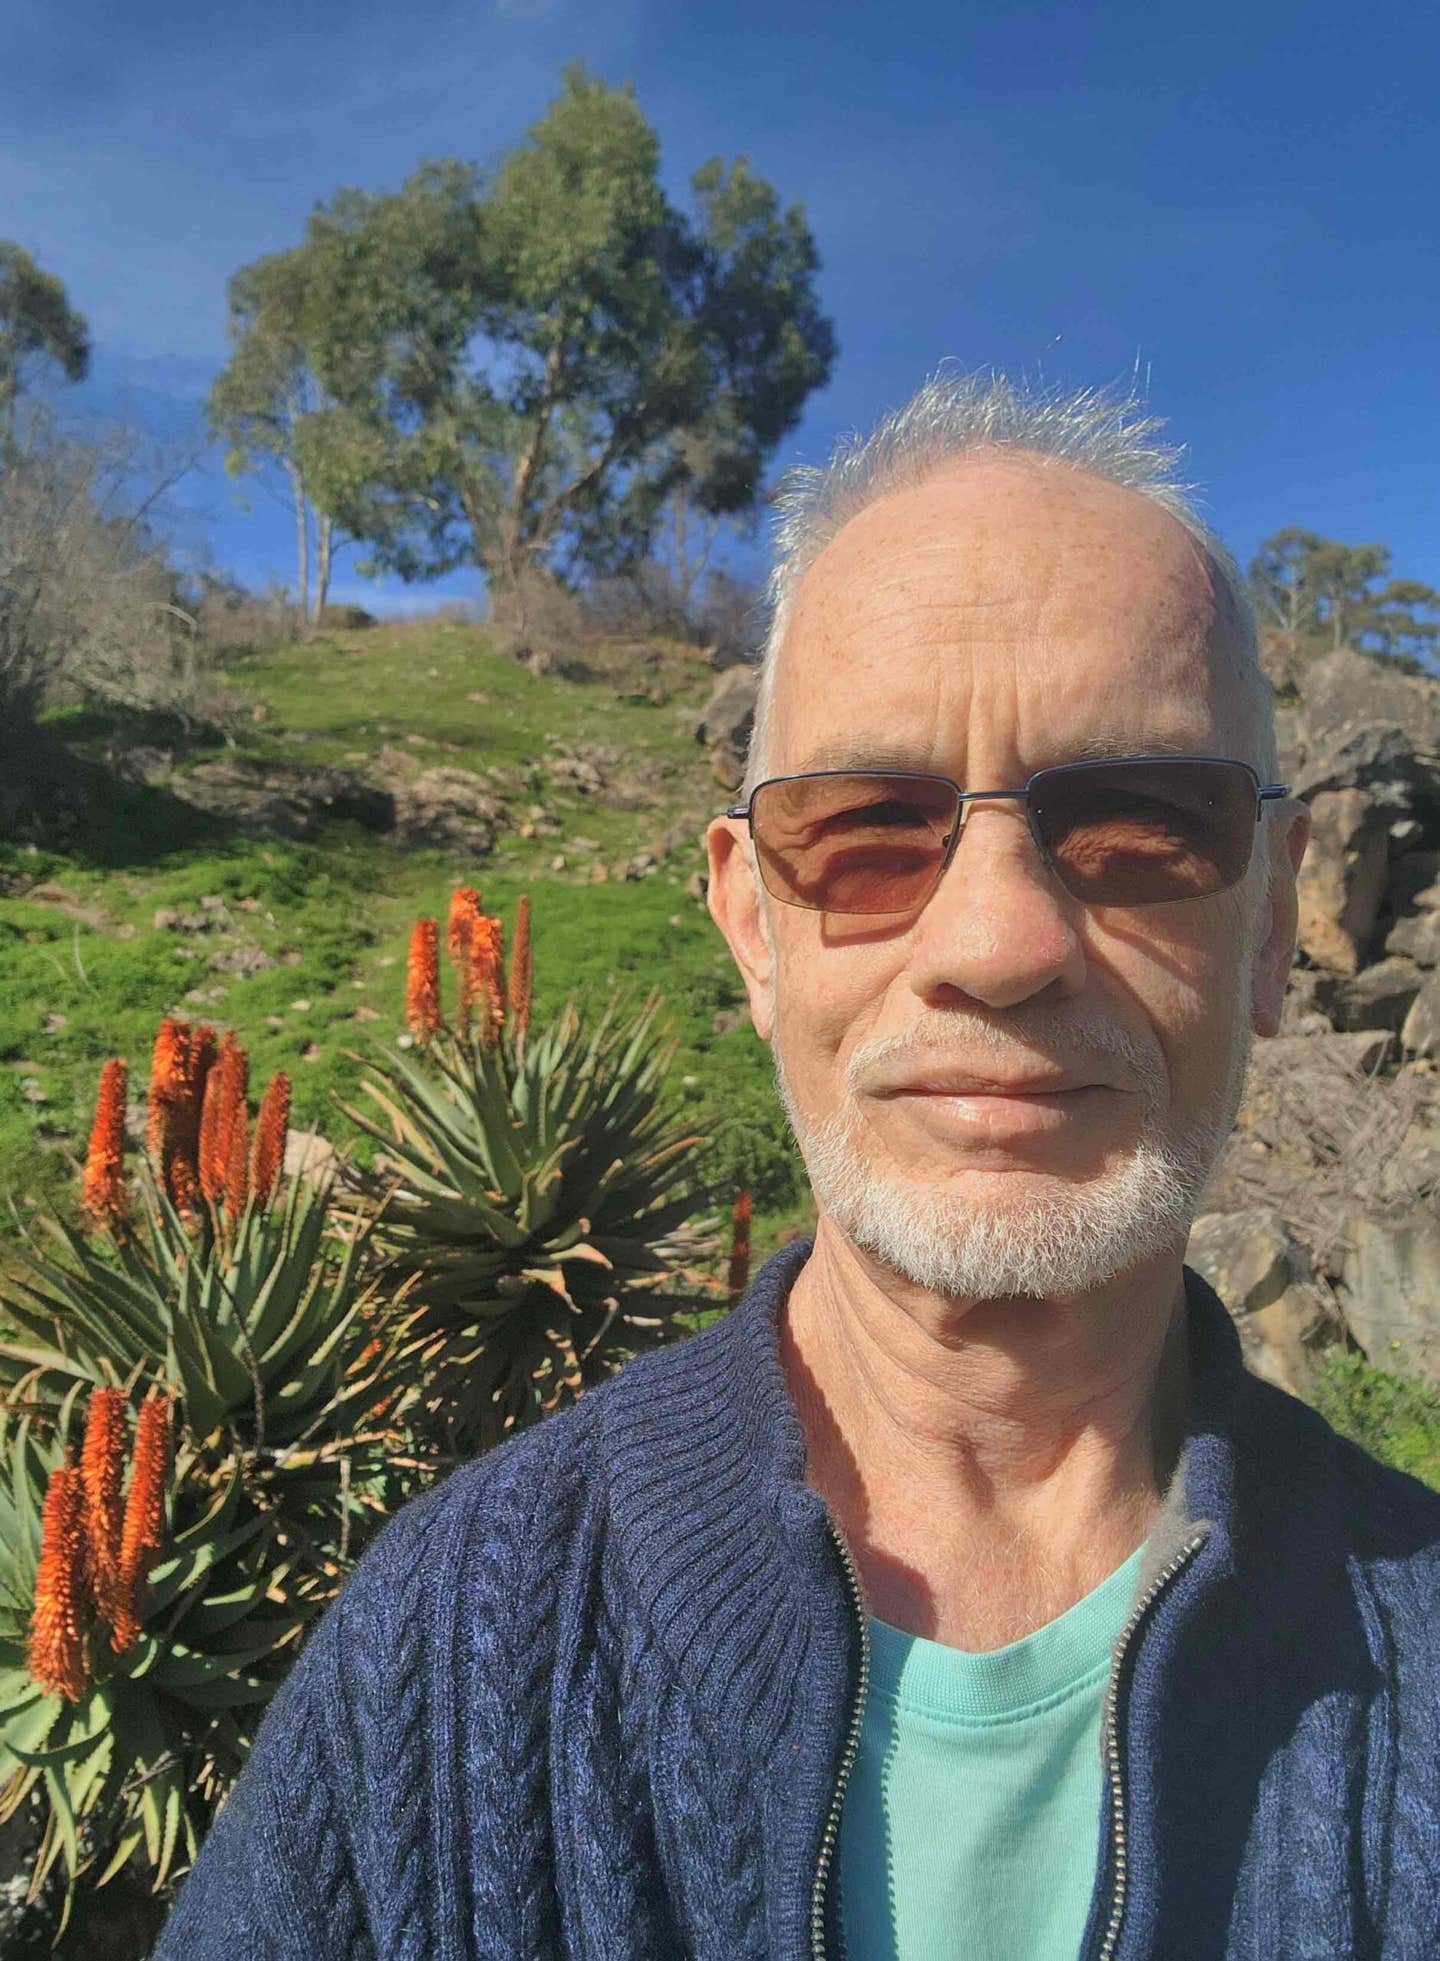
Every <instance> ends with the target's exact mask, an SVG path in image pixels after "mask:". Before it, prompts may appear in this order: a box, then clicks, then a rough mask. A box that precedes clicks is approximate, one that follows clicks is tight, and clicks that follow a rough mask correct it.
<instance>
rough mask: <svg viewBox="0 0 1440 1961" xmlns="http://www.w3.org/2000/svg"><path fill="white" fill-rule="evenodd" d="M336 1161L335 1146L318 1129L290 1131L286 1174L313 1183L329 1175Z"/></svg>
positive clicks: (286, 1147)
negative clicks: (303, 1178)
mask: <svg viewBox="0 0 1440 1961" xmlns="http://www.w3.org/2000/svg"><path fill="white" fill-rule="evenodd" d="M335 1161H336V1153H335V1146H334V1145H333V1144H332V1143H330V1142H329V1141H328V1139H326V1138H324V1137H322V1136H321V1135H320V1133H319V1131H317V1130H295V1129H292V1130H291V1131H290V1134H289V1136H288V1137H287V1138H286V1139H285V1176H286V1177H287V1178H299V1177H302V1176H303V1177H305V1178H308V1179H310V1180H311V1181H312V1182H313V1183H319V1181H320V1180H321V1179H323V1178H325V1177H328V1176H329V1174H330V1172H331V1171H332V1170H333V1169H334V1166H335Z"/></svg>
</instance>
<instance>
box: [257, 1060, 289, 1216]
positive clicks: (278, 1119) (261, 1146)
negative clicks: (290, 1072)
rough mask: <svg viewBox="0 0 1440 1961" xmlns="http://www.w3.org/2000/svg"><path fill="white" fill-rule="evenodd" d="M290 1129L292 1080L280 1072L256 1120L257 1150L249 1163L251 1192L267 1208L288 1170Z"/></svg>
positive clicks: (272, 1081)
mask: <svg viewBox="0 0 1440 1961" xmlns="http://www.w3.org/2000/svg"><path fill="white" fill-rule="evenodd" d="M289 1128H290V1078H289V1077H288V1076H287V1075H286V1074H285V1072H284V1070H283V1069H281V1070H277V1071H276V1073H275V1074H274V1075H273V1076H272V1077H271V1078H270V1080H269V1082H268V1083H267V1084H266V1085H265V1094H264V1096H263V1097H262V1098H261V1099H260V1114H259V1116H258V1117H257V1118H256V1119H255V1150H254V1155H253V1156H252V1158H251V1160H250V1188H251V1190H252V1191H253V1192H254V1194H255V1196H256V1198H258V1199H259V1201H260V1203H261V1204H262V1205H268V1203H269V1202H270V1195H271V1193H272V1192H273V1191H274V1189H275V1186H276V1183H277V1181H278V1180H279V1177H280V1174H281V1172H282V1171H283V1170H284V1169H285V1137H286V1133H287V1132H288V1130H289Z"/></svg>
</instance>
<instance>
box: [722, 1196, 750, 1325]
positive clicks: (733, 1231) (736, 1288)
mask: <svg viewBox="0 0 1440 1961" xmlns="http://www.w3.org/2000/svg"><path fill="white" fill-rule="evenodd" d="M749 1275H750V1192H749V1188H748V1187H746V1186H742V1188H741V1190H740V1192H739V1193H738V1194H737V1196H736V1199H735V1203H734V1206H733V1207H732V1208H731V1212H730V1273H729V1277H728V1282H727V1288H728V1293H729V1302H730V1306H731V1307H733V1306H734V1305H735V1303H736V1302H737V1301H738V1300H739V1299H740V1296H741V1295H742V1294H743V1293H744V1291H745V1283H746V1281H747V1279H748V1278H749Z"/></svg>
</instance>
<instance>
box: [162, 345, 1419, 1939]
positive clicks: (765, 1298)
mask: <svg viewBox="0 0 1440 1961" xmlns="http://www.w3.org/2000/svg"><path fill="white" fill-rule="evenodd" d="M1152 430H1153V425H1150V424H1147V423H1145V422H1143V421H1140V422H1137V421H1133V420H1131V421H1127V419H1126V415H1125V413H1124V412H1123V411H1117V410H1114V409H1112V408H1110V407H1107V405H1106V404H1105V403H1103V402H1102V401H1099V400H1097V399H1096V398H1094V397H1092V396H1089V395H1082V396H1077V397H1072V398H1069V399H1067V400H1058V401H1057V400H1045V399H1033V398H1030V397H1027V396H1026V395H1024V394H1023V393H1017V392H1016V391H1014V390H1012V389H1011V388H1010V387H1008V386H1007V384H1005V383H1004V382H1003V381H1000V380H995V381H991V380H983V381H982V380H954V379H950V380H937V381H935V382H932V383H931V384H929V385H927V386H926V387H925V388H924V389H922V390H921V391H920V392H919V394H918V395H917V396H916V397H915V398H914V399H913V400H912V401H911V402H910V403H908V404H907V405H906V406H905V408H904V409H902V410H901V411H900V412H899V413H898V414H897V415H895V416H892V417H891V418H889V420H888V421H887V422H886V423H884V424H882V425H881V427H880V428H879V429H878V430H877V431H876V432H875V434H874V435H873V436H872V437H870V438H869V439H868V440H867V441H866V442H864V443H857V444H852V445H850V446H849V447H848V448H846V449H842V451H841V452H839V453H838V454H837V456H836V457H835V458H834V459H832V462H831V464H830V465H829V467H828V468H827V469H824V470H810V471H799V472H795V473H792V476H791V478H790V479H789V480H788V481H787V485H786V486H785V487H784V495H783V496H782V499H781V509H782V522H781V525H780V529H779V536H778V552H777V563H776V569H775V575H774V578H773V581H772V600H773V602H774V604H773V622H772V630H771V634H770V638H769V642H768V644H767V648H766V656H765V663H764V666H763V670H762V679H761V687H760V695H759V702H758V710H757V719H756V729H755V735H754V738H753V741H752V746H751V756H750V759H749V768H748V771H747V775H746V782H745V788H744V794H743V796H742V798H741V801H740V802H739V803H738V804H736V805H735V806H734V807H733V809H732V810H731V811H729V812H727V813H726V814H725V815H724V816H722V817H718V818H716V820H715V821H714V823H713V824H712V825H711V826H710V829H709V834H708V839H709V853H710V868H711V877H710V885H709V904H710V910H711V912H712V915H713V917H714V919H715V921H716V924H717V925H718V927H719V928H720V930H721V932H722V933H723V934H724V936H725V939H726V941H727V943H728V945H729V946H730V948H731V951H732V953H733V954H734V957H735V959H736V962H737V964H738V966H739V968H740V971H741V973H742V974H743V976H744V980H745V985H746V988H747V990H748V994H749V999H750V1005H751V1012H752V1015H753V1019H754V1023H755V1027H756V1029H757V1031H758V1032H759V1034H760V1036H761V1037H762V1039H764V1040H765V1041H767V1042H768V1043H769V1044H770V1045H771V1048H772V1053H773V1056H774V1062H775V1069H776V1075H777V1081H778V1084H779V1088H780V1094H781V1096H782V1098H783V1101H784V1104H785V1108H786V1110H787V1113H788V1115H789V1118H790V1121H791V1123H792V1125H793V1127H794V1130H795V1134H796V1138H797V1141H798V1143H799V1145H800V1148H801V1151H802V1154H803V1156H804V1160H805V1164H806V1169H807V1172H808V1174H809V1176H810V1179H811V1183H812V1186H813V1189H814V1195H815V1200H816V1210H817V1227H816V1232H815V1235H814V1237H813V1239H809V1238H806V1239H802V1240H799V1241H796V1242H794V1243H792V1244H791V1245H788V1246H786V1247H784V1248H783V1249H782V1250H781V1251H780V1252H778V1253H777V1254H775V1255H774V1257H773V1258H772V1259H770V1260H769V1261H768V1262H767V1263H766V1265H765V1266H764V1268H763V1269H762V1270H761V1272H760V1273H759V1274H758V1275H757V1277H756V1278H755V1280H754V1282H753V1284H752V1285H751V1287H750V1289H749V1291H748V1293H747V1294H746V1296H745V1298H744V1300H743V1301H742V1302H741V1304H740V1305H739V1307H738V1308H737V1309H736V1310H735V1311H734V1312H733V1313H732V1314H730V1315H728V1316H726V1317H724V1318H723V1319H722V1320H721V1321H719V1322H718V1323H716V1324H715V1325H713V1326H712V1327H710V1328H708V1329H707V1330H706V1331H705V1332H704V1333H703V1334H700V1335H697V1336H694V1337H692V1338H690V1339H687V1340H686V1341H684V1342H682V1343H680V1344H678V1345H677V1346H676V1347H674V1348H671V1349H668V1350H664V1351H661V1352H659V1353H656V1354H652V1355H647V1356H644V1357H640V1358H637V1359H636V1360H635V1361H633V1362H632V1363H631V1364H629V1365H628V1366H627V1367H626V1368H625V1369H623V1370H622V1371H621V1372H620V1374H619V1375H618V1376H616V1377H615V1378H614V1379H613V1380H611V1381H610V1382H608V1383H606V1384H605V1385H604V1386H603V1387H602V1388H600V1389H597V1390H593V1391H591V1392H590V1393H589V1394H588V1395H587V1396H586V1397H585V1398H583V1399H582V1401H581V1403H580V1404H579V1405H578V1406H576V1407H575V1408H574V1409H572V1410H569V1411H567V1412H565V1413H564V1414H562V1415H557V1416H555V1417H552V1418H550V1419H548V1420H546V1421H545V1422H544V1423H542V1424H541V1425H539V1426H538V1428H536V1429H534V1430H532V1431H530V1432H528V1433H526V1434H525V1435H524V1436H521V1437H519V1438H516V1439H512V1440H511V1441H510V1442H508V1443H507V1444H506V1445H504V1446H503V1447H502V1448H500V1449H499V1450H496V1451H494V1452H492V1453H490V1454H489V1455H488V1456H487V1457H485V1458H484V1459H482V1460H481V1461H480V1462H479V1463H477V1464H475V1465H473V1466H471V1467H468V1468H466V1469H465V1470H463V1471H461V1472H460V1473H458V1474H457V1475H456V1476H454V1477H453V1478H451V1479H450V1480H449V1481H448V1482H447V1483H446V1484H445V1485H444V1486H442V1487H441V1488H440V1489H439V1490H438V1491H436V1492H434V1493H432V1494H430V1495H429V1496H428V1497H426V1498H425V1499H423V1500H421V1501H419V1502H418V1503H416V1504H414V1505H412V1506H410V1507H408V1508H407V1509H406V1511H405V1512H403V1513H402V1514H401V1516H400V1517H399V1518H398V1519H397V1520H396V1521H394V1522H393V1523H392V1525H391V1526H390V1527H389V1528H388V1530H387V1531H386V1533H385V1534H384V1535H383V1537H382V1539H381V1540H380V1542H379V1543H378V1544H377V1545H376V1546H375V1547H374V1548H373V1549H372V1551H371V1553H370V1554H369V1556H368V1557H367V1558H366V1560H365V1561H364V1562H363V1563H362V1565H361V1567H360V1569H359V1570H358V1571H357V1573H356V1574H355V1576H354V1577H353V1578H352V1579H351V1581H350V1583H349V1584H348V1586H347V1587H346V1589H345V1591H344V1593H343V1594H342V1596H341V1599H340V1600H339V1601H338V1602H337V1604H336V1606H335V1607H334V1608H333V1609H332V1610H331V1612H330V1613H329V1615H327V1617H326V1619H325V1621H324V1623H323V1624H322V1626H321V1628H320V1629H319V1631H318V1632H317V1634H316V1635H315V1637H314V1638H313V1640H312V1641H311V1643H310V1645H309V1647H308V1649H307V1651H306V1652H305V1654H304V1655H303V1656H302V1658H301V1660H300V1662H299V1663H298V1665H297V1667H296V1668H295V1670H294V1671H293V1673H292V1675H291V1677H290V1678H289V1680H288V1681H287V1683H286V1684H285V1687H284V1688H283V1690H282V1691H281V1693H280V1695H279V1696H278V1697H277V1699H276V1702H275V1704H274V1706H273V1708H272V1710H271V1712H270V1714H269V1716H268V1717H267V1719H266V1723H265V1726H264V1729H263V1731H262V1733H261V1737H260V1739H259V1741H258V1743H257V1746H256V1750H255V1752H254V1755H253V1757H252V1760H251V1762H250V1764H249V1765H248V1766H247V1769H246V1771H245V1773H244V1775H243V1776H242V1777H241V1779H240V1781H239V1783H238V1785H237V1787H236V1789H235V1792H234V1794H233V1796H232V1798H231V1800H230V1802H229V1804H228V1805H227V1806H226V1808H225V1809H224V1811H223V1812H222V1813H221V1816H220V1819H219V1822H218V1824H217V1826H216V1828H215V1830H214V1832H213V1833H212V1834H211V1837H210V1840H209V1842H208V1843H207V1845H206V1847H205V1848H204V1850H203V1851H202V1854H201V1857H200V1860H199V1862H198V1864H197V1867H196V1870H195V1873H194V1875H193V1877H192V1878H191V1880H190V1881H189V1882H188V1884H187V1886H186V1888H185V1890H184V1891H183V1893H182V1896H181V1899H180V1902H179V1905H178V1908H177V1910H176V1912H175V1914H174V1915H173V1916H172V1919H171V1923H170V1926H169V1928H168V1929H167V1932H166V1934H165V1936H164V1938H163V1939H162V1942H161V1945H160V1948H159V1950H158V1953H159V1956H160V1957H161V1961H178V1957H181V1956H185V1957H195V1956H200V1957H206V1956H217V1957H218V1956H222V1955H223V1956H226V1957H227V1958H228V1957H234V1956H238V1955H242V1954H243V1955H246V1956H251V1955H257V1956H258V1955H271V1956H286V1957H288V1956H292V1955H293V1956H295V1957H300V1956H305V1957H332V1956H333V1957H341V1956H344V1957H352V1956H354V1957H358V1956H367V1957H369V1956H374V1957H383V1961H399V1957H407V1958H408V1957H413V1958H414V1961H419V1957H422V1956H424V1957H429V1956H436V1957H439V1956H445V1957H456V1961H460V1958H461V1957H464V1961H469V1957H472V1956H485V1957H495V1961H499V1958H500V1957H504V1958H505V1961H515V1958H516V1957H521V1956H533V1957H537V1958H538V1957H548V1956H562V1955H563V1956H576V1957H580V1956H584V1957H595V1958H596V1961H598V1958H599V1957H606V1961H622V1958H623V1961H636V1958H637V1957H653V1961H662V1957H664V1958H666V1961H669V1958H670V1957H684V1956H694V1957H697V1958H698V1961H710V1958H711V1957H715V1961H719V1957H722V1956H723V1957H725V1958H726V1961H732V1957H741V1956H745V1957H752V1956H753V1957H757V1958H758V1957H783V1961H804V1957H820V1956H830V1957H838V1956H840V1955H842V1954H845V1955H848V1957H849V1961H861V1957H866V1961H868V1958H869V1957H884V1956H892V1955H903V1956H919V1955H925V1956H931V1955H936V1956H938V1955H947V1956H948V1955H954V1956H956V1957H960V1956H964V1957H971V1956H974V1957H980V1958H982V1961H1000V1958H1001V1957H1015V1958H1016V1961H1020V1957H1025V1958H1026V1961H1032V1957H1039V1958H1040V1961H1049V1957H1052V1956H1062V1955H1063V1956H1066V1957H1073V1956H1076V1955H1081V1956H1083V1957H1087V1961H1088V1958H1089V1957H1099V1961H1134V1958H1136V1957H1141V1956H1146V1957H1150V1956H1154V1957H1166V1961H1173V1957H1182V1956H1194V1957H1213V1956H1222V1955H1223V1956H1245V1957H1252V1958H1253V1961H1261V1958H1262V1957H1264V1958H1265V1961H1270V1958H1271V1957H1276V1956H1283V1957H1290V1956H1294V1957H1300V1956H1315V1957H1322V1956H1323V1957H1326V1958H1327V1961H1329V1957H1339V1956H1361V1955H1364V1956H1372V1955H1373V1956H1381V1957H1386V1958H1387V1961H1388V1958H1389V1957H1393V1958H1394V1961H1400V1957H1402V1956H1404V1957H1412V1956H1413V1957H1417V1961H1418V1957H1420V1956H1425V1955H1433V1954H1437V1953H1440V1701H1437V1687H1440V1681H1437V1668H1436V1635H1435V1633H1434V1632H1433V1629H1434V1625H1435V1614H1434V1606H1435V1585H1436V1575H1437V1556H1436V1548H1437V1541H1440V1496H1437V1495H1436V1494H1435V1493H1433V1492H1431V1491H1429V1490H1428V1489H1427V1488H1426V1487H1424V1486H1423V1485H1421V1484H1419V1483H1418V1482H1416V1481H1415V1480H1413V1479H1410V1478H1406V1477H1403V1476H1401V1475H1399V1474H1397V1473H1394V1472H1391V1471H1388V1470H1385V1469H1383V1468H1382V1467H1381V1466H1380V1465H1378V1464H1377V1463H1375V1462H1374V1460H1372V1459H1371V1458H1369V1457H1367V1456H1365V1455H1364V1454H1363V1453H1361V1452H1360V1451H1358V1450H1356V1449H1355V1448H1354V1447H1352V1446H1351V1445H1349V1444H1348V1443H1345V1442H1343V1441H1342V1440H1341V1439H1339V1438H1338V1437H1337V1436H1336V1435H1335V1434H1334V1433H1333V1432H1332V1431H1331V1430H1330V1429H1329V1428H1328V1427H1327V1425H1326V1424H1325V1423H1323V1422H1322V1421H1321V1420H1320V1419H1319V1417H1318V1416H1317V1415H1316V1414H1315V1413H1314V1412H1312V1411H1310V1410H1309V1409H1308V1408H1306V1407H1305V1406H1304V1405H1303V1404H1301V1403H1299V1402H1297V1401H1295V1400H1294V1399H1292V1398H1289V1397H1287V1396H1285V1395H1283V1394H1282V1393H1280V1392H1279V1391H1277V1390H1275V1389H1273V1388H1271V1387H1269V1386H1268V1385H1266V1384H1264V1383H1261V1382H1259V1381H1257V1380H1255V1379H1253V1378H1251V1377H1250V1376H1248V1375H1247V1374H1246V1373H1245V1371H1244V1370H1243V1368H1242V1366H1241V1363H1240V1351H1239V1344H1238V1338H1237V1336H1236V1334H1235V1331H1234V1329H1233V1326H1232V1324H1231V1322H1230V1320H1229V1317H1228V1315H1227V1314H1226V1312H1225V1310H1224V1308H1223V1306H1222V1305H1221V1303H1220V1302H1219V1301H1218V1300H1217V1299H1216V1297H1215V1295H1214V1294H1213V1293H1212V1292H1211V1291H1210V1289H1209V1288H1208V1287H1207V1286H1206V1285H1205V1284H1204V1282H1203V1281H1202V1280H1201V1279H1200V1277H1199V1276H1198V1275H1197V1274H1195V1273H1194V1272H1193V1271H1192V1270H1190V1269H1188V1268H1186V1267H1185V1266H1184V1253H1185V1247H1186V1240H1187V1233H1188V1227H1189V1222H1190V1220H1191V1218H1192V1216H1193V1214H1194V1211H1195V1208H1196V1203H1197V1200H1198V1198H1199V1195H1200V1192H1201V1190H1202V1188H1203V1186H1204V1184H1205V1182H1206V1179H1207V1177H1208V1174H1209V1172H1210V1170H1211V1168H1212V1167H1213V1165H1214V1163H1215V1161H1216V1159H1217V1157H1218V1155H1219V1153H1220V1151H1221V1149H1222V1147H1223V1145H1224V1143H1225V1140H1226V1137H1227V1135H1228V1133H1229V1131H1230V1129H1231V1127H1232V1124H1233V1120H1234V1117H1235V1113H1236V1110H1237V1107H1238V1104H1239V1101H1240V1096H1241V1092H1242V1088H1243V1083H1244V1077H1245V1068H1246V1061H1247V1057H1248V1052H1249V1044H1250V1041H1251V1038H1252V1036H1253V1035H1254V1034H1260V1035H1270V1034H1274V1033H1275V1031H1276V1029H1277V1027H1278V1024H1279V1015H1280V1007H1281V1000H1282V996H1283V992H1284V987H1285V978H1286V973H1287V970H1288V968H1289V965H1290V962H1291V958H1292V953H1293V944H1294V931H1295V922H1296V896H1295V874H1296V870H1297V868H1298V866H1299V864H1300V861H1301V857H1302V855H1303V852H1304V848H1305V842H1306V835H1307V830H1308V814H1307V811H1306V809H1305V806H1304V805H1303V804H1302V803H1300V802H1298V801H1296V800H1294V799H1292V798H1290V797H1289V796H1288V795H1287V794H1285V791H1284V786H1281V785H1278V784H1276V782H1275V780H1274V779H1275V773H1276V771H1275V754H1274V732H1273V713H1272V707H1271V695H1270V690H1269V688H1268V686H1267V685H1266V684H1265V683H1264V681H1263V679H1262V678H1261V676H1260V674H1259V671H1258V667H1257V665H1256V660H1255V643H1254V628H1253V623H1252V621H1251V618H1250V615H1249V611H1248V607H1247V604H1246V599H1245V595H1244V590H1243V586H1242V584H1241V581H1240V579H1239V576H1238V573H1237V572H1236V569H1235V566H1234V564H1233V561H1232V560H1231V559H1230V558H1229V557H1228V555H1227V554H1226V553H1225V552H1224V551H1223V548H1222V547H1220V546H1219V545H1218V544H1217V543H1216V541H1215V540H1213V539H1212V538H1211V537H1210V536H1209V534H1208V533H1207V532H1206V531H1205V529H1204V528H1203V526H1201V525H1200V523H1199V521H1198V520H1197V519H1196V518H1195V517H1194V516H1193V514H1192V513H1191V512H1190V510H1189V508H1188V506H1187V505H1186V504H1185V502H1184V501H1183V499H1182V497H1181V495H1180V492H1179V491H1178V489H1177V488H1176V487H1175V486H1174V484H1173V480H1172V478H1171V476H1170V468H1171V456H1170V453H1169V452H1166V451H1164V450H1162V449H1160V448H1158V447H1157V445H1156V444H1155V442H1154V439H1153V433H1152Z"/></svg>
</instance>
